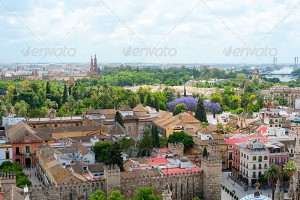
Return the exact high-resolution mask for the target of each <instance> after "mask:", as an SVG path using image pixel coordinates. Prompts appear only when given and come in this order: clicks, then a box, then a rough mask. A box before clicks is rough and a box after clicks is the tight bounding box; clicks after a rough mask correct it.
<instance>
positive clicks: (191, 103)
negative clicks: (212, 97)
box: [167, 97, 222, 117]
mask: <svg viewBox="0 0 300 200" xmlns="http://www.w3.org/2000/svg"><path fill="white" fill-rule="evenodd" d="M197 102H198V98H193V97H182V98H177V99H175V100H173V101H171V102H169V103H167V107H168V109H169V110H170V111H172V112H173V111H174V108H175V106H176V105H178V104H182V103H184V104H185V105H186V110H188V111H195V110H196V106H197ZM203 105H204V108H205V111H206V112H211V113H212V114H213V115H214V117H215V114H217V113H220V112H221V111H222V107H221V105H220V104H218V103H214V102H210V101H209V100H203Z"/></svg>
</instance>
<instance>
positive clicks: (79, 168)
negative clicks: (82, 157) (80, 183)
mask: <svg viewBox="0 0 300 200" xmlns="http://www.w3.org/2000/svg"><path fill="white" fill-rule="evenodd" d="M87 166H88V164H87V163H85V162H81V161H74V162H73V165H72V166H71V167H72V169H73V170H74V172H76V173H78V174H83V173H85V172H84V170H83V167H87Z"/></svg>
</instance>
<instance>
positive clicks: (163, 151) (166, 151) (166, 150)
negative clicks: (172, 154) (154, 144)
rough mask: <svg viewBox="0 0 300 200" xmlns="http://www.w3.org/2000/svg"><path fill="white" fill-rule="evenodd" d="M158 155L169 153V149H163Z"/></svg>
mask: <svg viewBox="0 0 300 200" xmlns="http://www.w3.org/2000/svg"><path fill="white" fill-rule="evenodd" d="M159 152H160V153H169V149H167V148H164V149H160V150H159Z"/></svg>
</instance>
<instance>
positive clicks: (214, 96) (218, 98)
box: [210, 92, 222, 104]
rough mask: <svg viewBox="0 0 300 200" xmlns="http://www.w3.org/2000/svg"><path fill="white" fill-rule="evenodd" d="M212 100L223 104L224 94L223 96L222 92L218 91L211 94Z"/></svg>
mask: <svg viewBox="0 0 300 200" xmlns="http://www.w3.org/2000/svg"><path fill="white" fill-rule="evenodd" d="M210 102H214V103H218V104H221V103H222V96H221V94H220V93H218V92H216V93H213V94H211V96H210Z"/></svg>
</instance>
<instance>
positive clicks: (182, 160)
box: [180, 157, 189, 162]
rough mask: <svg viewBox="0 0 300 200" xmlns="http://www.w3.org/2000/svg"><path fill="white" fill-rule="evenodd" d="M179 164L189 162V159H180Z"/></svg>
mask: <svg viewBox="0 0 300 200" xmlns="http://www.w3.org/2000/svg"><path fill="white" fill-rule="evenodd" d="M180 161H181V162H189V159H188V158H187V157H182V158H181V159H180Z"/></svg>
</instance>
